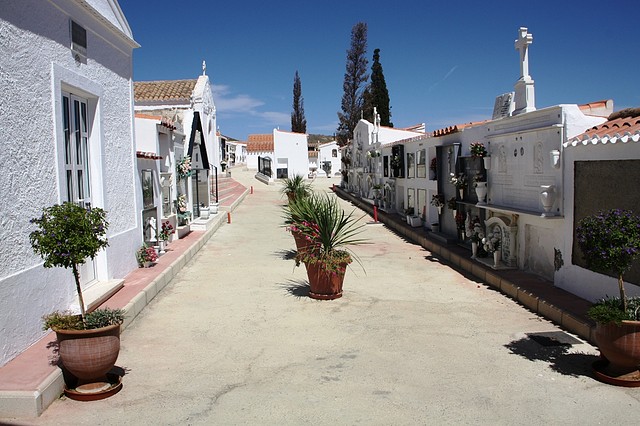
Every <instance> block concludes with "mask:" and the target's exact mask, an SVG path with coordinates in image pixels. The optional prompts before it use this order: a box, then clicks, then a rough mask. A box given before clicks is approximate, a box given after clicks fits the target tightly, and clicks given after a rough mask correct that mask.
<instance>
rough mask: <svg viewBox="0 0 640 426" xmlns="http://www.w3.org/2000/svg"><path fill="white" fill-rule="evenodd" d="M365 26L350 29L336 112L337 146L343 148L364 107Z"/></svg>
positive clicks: (365, 79) (364, 24) (365, 72)
mask: <svg viewBox="0 0 640 426" xmlns="http://www.w3.org/2000/svg"><path fill="white" fill-rule="evenodd" d="M366 54H367V24H366V23H364V22H358V23H357V24H355V25H354V26H353V28H352V29H351V47H350V49H349V50H347V65H346V72H345V73H344V83H343V84H342V88H343V89H344V94H343V95H342V104H341V107H342V112H338V120H339V124H338V130H337V133H336V139H337V142H338V145H340V146H344V145H346V144H347V142H348V141H349V139H352V138H353V129H355V127H356V124H358V120H359V119H360V115H361V114H362V107H363V105H364V100H363V92H364V89H365V85H366V82H367V80H368V79H369V75H368V74H367V65H368V61H367V58H366Z"/></svg>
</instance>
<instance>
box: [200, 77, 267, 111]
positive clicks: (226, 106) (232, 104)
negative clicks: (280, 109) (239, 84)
mask: <svg viewBox="0 0 640 426" xmlns="http://www.w3.org/2000/svg"><path fill="white" fill-rule="evenodd" d="M211 90H212V91H213V99H214V102H215V103H216V109H217V110H218V112H220V113H222V114H225V113H237V112H240V113H249V114H253V113H255V112H256V108H258V107H260V106H262V105H264V102H262V101H261V100H259V99H256V98H253V97H251V96H249V95H245V94H239V95H233V94H232V92H231V89H230V88H229V86H226V85H221V84H220V85H218V84H214V85H213V87H212V88H211Z"/></svg>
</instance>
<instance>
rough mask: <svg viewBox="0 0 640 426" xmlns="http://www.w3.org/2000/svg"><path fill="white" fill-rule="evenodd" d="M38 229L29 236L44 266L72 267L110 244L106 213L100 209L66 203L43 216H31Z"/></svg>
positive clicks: (55, 206)
mask: <svg viewBox="0 0 640 426" xmlns="http://www.w3.org/2000/svg"><path fill="white" fill-rule="evenodd" d="M31 223H34V224H36V225H37V226H38V229H37V230H35V231H33V232H32V233H31V234H30V235H29V240H30V241H31V246H32V247H33V251H34V252H35V253H36V254H39V255H40V256H42V258H43V259H44V267H45V268H52V267H54V266H62V267H63V268H72V267H73V266H74V265H76V266H77V265H81V264H83V263H84V262H85V261H86V259H87V258H88V257H90V258H92V259H93V258H94V257H95V256H96V254H98V251H100V249H102V248H104V247H106V246H107V245H108V242H107V238H106V236H105V235H106V233H107V226H108V225H109V224H108V223H107V221H106V213H105V211H104V210H102V209H99V208H95V207H94V208H92V209H91V210H87V209H85V208H83V207H80V206H78V205H77V204H73V203H69V202H66V203H64V204H56V205H54V206H51V207H47V208H45V209H43V211H42V216H40V217H39V218H35V219H31Z"/></svg>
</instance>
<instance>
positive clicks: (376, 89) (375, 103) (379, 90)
mask: <svg viewBox="0 0 640 426" xmlns="http://www.w3.org/2000/svg"><path fill="white" fill-rule="evenodd" d="M363 98H364V108H363V110H364V118H365V119H367V120H372V118H373V108H374V107H375V108H376V110H377V111H378V114H380V125H382V126H387V127H393V123H392V122H391V106H390V105H389V91H388V90H387V82H386V81H385V79H384V73H383V72H382V65H381V64H380V49H376V50H374V51H373V65H371V83H370V84H369V85H368V86H367V89H366V90H365V92H364V95H363Z"/></svg>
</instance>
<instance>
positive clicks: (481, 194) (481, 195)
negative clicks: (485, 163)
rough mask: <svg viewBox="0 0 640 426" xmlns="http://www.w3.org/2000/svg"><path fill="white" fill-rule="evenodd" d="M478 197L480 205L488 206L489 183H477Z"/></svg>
mask: <svg viewBox="0 0 640 426" xmlns="http://www.w3.org/2000/svg"><path fill="white" fill-rule="evenodd" d="M476 195H477V196H478V204H479V205H485V204H487V202H486V198H487V182H476Z"/></svg>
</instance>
